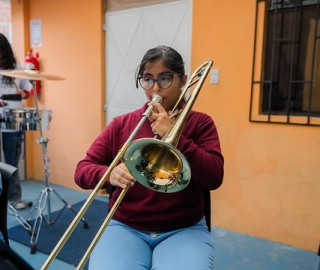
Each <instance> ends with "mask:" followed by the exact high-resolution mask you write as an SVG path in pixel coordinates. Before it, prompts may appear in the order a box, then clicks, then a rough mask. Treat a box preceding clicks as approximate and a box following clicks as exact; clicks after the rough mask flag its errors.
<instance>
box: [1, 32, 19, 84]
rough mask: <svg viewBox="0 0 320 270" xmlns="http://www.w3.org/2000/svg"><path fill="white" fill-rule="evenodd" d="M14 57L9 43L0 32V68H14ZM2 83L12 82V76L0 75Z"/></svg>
mask: <svg viewBox="0 0 320 270" xmlns="http://www.w3.org/2000/svg"><path fill="white" fill-rule="evenodd" d="M16 64H17V62H16V59H15V57H14V54H13V51H12V48H11V45H10V43H9V41H8V40H7V38H6V37H5V36H4V35H3V34H1V33H0V68H1V69H15V67H16ZM2 82H3V83H4V84H12V83H13V78H11V77H7V76H2Z"/></svg>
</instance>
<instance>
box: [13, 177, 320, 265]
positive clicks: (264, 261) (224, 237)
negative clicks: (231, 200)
mask: <svg viewBox="0 0 320 270" xmlns="http://www.w3.org/2000/svg"><path fill="white" fill-rule="evenodd" d="M44 188H45V186H44V183H43V182H42V181H37V180H27V181H23V182H22V189H23V199H24V200H26V201H32V202H33V203H34V205H35V204H36V203H37V200H38V198H39V196H40V194H42V193H41V192H42V190H43V189H44ZM50 188H52V189H53V191H51V192H49V195H50V199H49V198H48V200H49V201H50V207H51V212H54V211H56V210H60V209H62V207H63V205H64V203H63V202H62V200H61V198H62V199H63V200H65V201H66V202H67V203H68V204H74V203H77V202H79V201H82V200H85V199H87V198H88V196H89V194H88V193H86V192H81V191H76V190H72V189H68V188H65V187H62V186H58V185H50ZM97 199H99V200H104V201H107V199H108V198H107V197H106V196H100V195H99V196H98V197H97ZM33 208H34V207H32V208H29V209H24V210H21V211H19V212H18V214H19V215H20V216H21V217H22V218H23V219H26V220H27V219H28V217H29V214H30V209H33ZM63 211H68V209H67V208H66V209H64V210H63ZM44 213H46V212H44ZM16 225H19V222H18V220H17V218H16V217H15V216H12V215H10V214H8V227H9V228H10V227H12V226H16ZM20 226H21V225H20ZM50 226H54V224H52V225H50ZM212 236H213V239H214V242H215V270H235V269H237V270H320V265H319V257H318V255H317V250H316V251H315V252H310V251H305V250H301V249H297V248H294V247H290V246H285V245H281V244H278V243H274V242H270V241H266V240H263V239H259V238H255V237H252V236H249V235H244V234H238V233H234V232H231V231H228V230H224V229H222V228H217V227H213V228H212ZM39 237H40V236H39ZM41 237H45V236H41ZM10 246H11V248H12V249H13V250H14V251H15V252H17V253H18V254H19V255H20V256H21V257H22V258H23V259H25V260H26V261H28V262H29V263H30V265H31V266H32V267H34V268H35V269H41V267H42V266H43V264H44V262H45V261H46V259H47V258H48V255H47V254H42V253H41V252H39V251H37V252H36V253H35V254H30V247H26V246H24V245H21V244H19V243H17V242H14V241H12V240H10ZM315 249H317V248H315ZM49 269H59V270H60V269H63V270H68V269H75V267H74V266H72V265H69V264H67V263H65V262H63V261H60V260H58V259H56V260H54V261H53V263H52V264H51V265H50V268H49ZM128 270H131V269H128ZM195 270H196V269H195Z"/></svg>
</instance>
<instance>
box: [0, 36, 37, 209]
mask: <svg viewBox="0 0 320 270" xmlns="http://www.w3.org/2000/svg"><path fill="white" fill-rule="evenodd" d="M0 69H1V70H12V69H19V67H18V66H17V63H16V59H15V57H14V53H13V51H12V48H11V45H10V43H9V41H8V40H7V38H6V37H5V36H4V35H3V34H1V33H0ZM32 88H33V87H32V84H31V83H30V82H29V81H28V80H26V79H20V78H11V77H8V76H3V75H1V74H0V97H1V98H2V97H3V96H4V95H13V96H15V97H14V98H12V99H13V100H10V99H9V98H8V99H6V100H3V101H2V107H1V108H0V109H1V112H2V113H1V118H2V125H1V131H2V149H3V153H4V159H5V162H6V163H7V164H10V165H12V166H14V167H17V168H18V163H19V159H20V156H21V152H22V151H21V150H22V149H21V146H22V142H23V140H24V137H23V136H24V132H23V131H21V130H11V129H7V127H6V124H5V122H4V121H3V119H4V118H5V115H4V108H8V109H19V108H22V107H23V103H22V100H21V99H26V98H28V97H29V92H30V91H31V90H32ZM17 95H20V96H21V99H20V100H19V98H17V97H16V96H17ZM18 97H19V96H18ZM8 200H9V203H10V204H11V205H12V206H13V207H14V208H15V209H17V210H20V209H24V208H26V207H27V206H28V205H30V203H26V202H24V201H23V200H22V190H21V184H20V179H19V173H16V174H15V177H13V178H12V181H11V182H10V185H9V193H8Z"/></svg>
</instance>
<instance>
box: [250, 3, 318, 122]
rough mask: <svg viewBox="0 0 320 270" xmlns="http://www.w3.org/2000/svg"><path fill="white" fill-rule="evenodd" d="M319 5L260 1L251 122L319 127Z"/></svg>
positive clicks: (256, 32)
mask: <svg viewBox="0 0 320 270" xmlns="http://www.w3.org/2000/svg"><path fill="white" fill-rule="evenodd" d="M319 2H320V0H305V1H303V0H257V5H256V21H255V44H254V45H255V46H254V48H255V50H254V63H253V79H252V91H251V102H250V121H258V122H270V123H284V124H302V125H320V3H319Z"/></svg>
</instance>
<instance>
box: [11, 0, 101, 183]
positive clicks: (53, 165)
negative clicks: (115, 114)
mask: <svg viewBox="0 0 320 270" xmlns="http://www.w3.org/2000/svg"><path fill="white" fill-rule="evenodd" d="M80 2H81V3H80V4H79V1H77V0H68V1H63V0H57V1H41V0H30V1H26V0H25V1H18V0H13V1H12V9H13V13H16V11H18V12H17V13H18V14H19V16H18V15H16V17H20V20H17V21H13V24H14V23H16V24H17V25H18V24H20V23H22V21H23V20H22V19H21V17H23V15H22V14H21V10H22V6H23V5H25V6H27V7H28V8H27V10H26V11H25V14H24V16H25V17H27V18H28V19H27V21H26V22H25V24H24V26H25V28H26V29H27V30H28V29H29V20H30V19H41V20H42V42H43V46H42V47H41V48H38V49H34V52H39V54H40V58H39V61H40V70H41V71H42V72H45V73H48V74H53V75H58V76H61V77H64V78H65V80H63V81H49V80H47V81H42V89H41V95H40V96H39V102H38V104H39V108H40V109H44V108H47V109H50V110H52V121H51V122H50V126H49V130H44V131H43V134H42V135H43V136H42V137H44V138H47V139H49V141H48V145H47V154H48V157H49V158H50V162H49V171H50V179H49V180H50V182H52V183H57V184H61V185H65V186H67V187H72V188H77V186H76V185H75V184H74V182H73V173H74V169H75V166H76V163H77V162H78V161H79V160H80V159H81V158H82V157H83V156H84V155H85V151H86V149H87V148H88V147H89V145H90V143H91V142H92V141H93V139H94V138H95V137H96V135H97V134H98V133H99V132H100V131H101V128H102V125H103V123H104V122H105V121H104V113H103V109H102V108H103V103H104V77H103V74H104V50H103V47H104V45H103V43H104V35H103V29H102V25H103V11H102V3H101V1H92V2H91V1H80ZM14 29H16V28H14ZM22 29H23V28H22V27H19V28H18V29H17V31H16V32H14V33H13V36H14V38H15V37H16V36H20V35H21V31H19V30H22ZM26 38H29V33H28V31H27V33H26ZM20 45H21V44H20ZM13 48H14V49H15V48H17V50H15V51H17V52H16V53H17V54H18V55H22V56H21V57H20V58H19V60H20V61H24V55H25V53H26V52H27V51H28V50H29V49H30V45H29V40H28V42H27V43H26V45H25V48H24V50H22V49H21V47H18V45H17V44H13ZM22 64H23V63H22ZM28 103H29V104H28V105H29V107H34V106H35V102H34V99H33V98H29V100H28ZM27 137H28V138H27V177H28V178H36V179H45V174H44V157H43V148H42V147H43V146H44V144H38V143H36V140H37V139H39V138H40V137H41V135H40V132H39V131H27Z"/></svg>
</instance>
